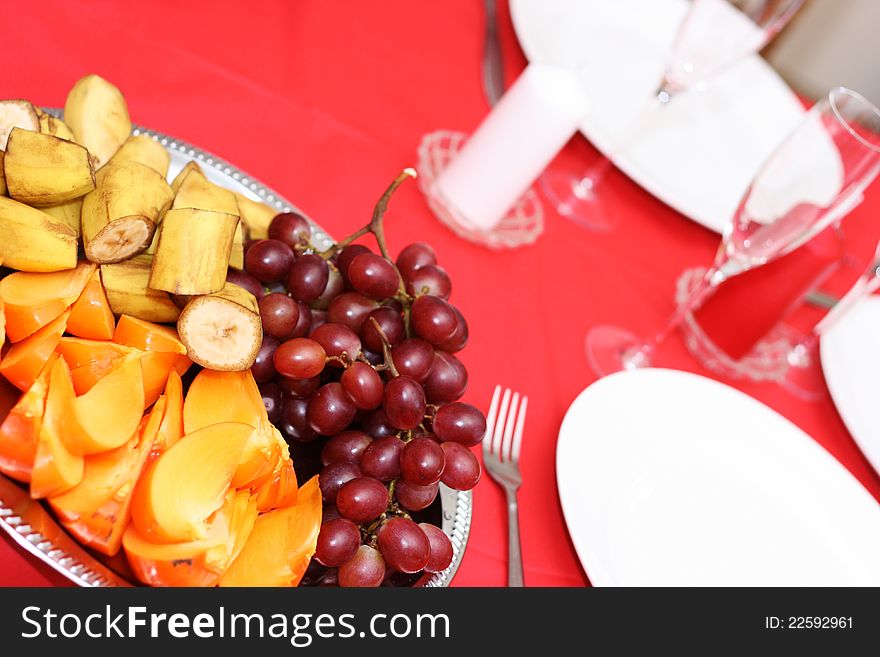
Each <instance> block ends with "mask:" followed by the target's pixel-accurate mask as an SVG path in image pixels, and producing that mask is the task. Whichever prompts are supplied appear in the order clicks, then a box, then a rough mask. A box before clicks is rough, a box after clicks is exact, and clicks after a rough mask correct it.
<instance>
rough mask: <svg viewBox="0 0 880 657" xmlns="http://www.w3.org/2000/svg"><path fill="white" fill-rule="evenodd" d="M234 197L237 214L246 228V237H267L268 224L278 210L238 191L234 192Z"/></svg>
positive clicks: (261, 238) (256, 238)
mask: <svg viewBox="0 0 880 657" xmlns="http://www.w3.org/2000/svg"><path fill="white" fill-rule="evenodd" d="M235 198H236V200H237V201H238V214H239V215H240V216H241V222H242V223H243V224H244V225H245V228H246V229H247V232H248V237H249V238H251V239H255V240H264V239H266V238H267V237H269V224H271V223H272V220H273V219H274V218H275V215H277V214H278V210H276V209H274V208H270V207H269V206H268V205H266V204H265V203H260V202H259V201H252V200H251V199H249V198H248V197H247V196H245V195H244V194H240V193H238V192H236V193H235Z"/></svg>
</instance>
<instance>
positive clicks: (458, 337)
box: [437, 306, 469, 354]
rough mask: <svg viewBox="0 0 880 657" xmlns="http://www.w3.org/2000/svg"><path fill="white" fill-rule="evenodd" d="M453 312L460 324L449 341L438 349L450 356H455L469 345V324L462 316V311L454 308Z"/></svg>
mask: <svg viewBox="0 0 880 657" xmlns="http://www.w3.org/2000/svg"><path fill="white" fill-rule="evenodd" d="M452 310H453V311H455V317H456V319H457V321H458V324H457V325H456V327H455V330H454V331H453V332H452V335H451V336H450V337H449V339H448V340H447V341H446V342H444V343H443V344H439V345H437V348H438V349H440V350H441V351H448V352H449V353H450V354H454V353H455V352H457V351H461V350H462V349H464V348H465V346H466V345H467V343H468V337H469V331H468V324H467V320H466V319H465V318H464V315H462V314H461V311H460V310H459V309H458V308H456V307H455V306H452Z"/></svg>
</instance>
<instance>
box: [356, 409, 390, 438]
mask: <svg viewBox="0 0 880 657" xmlns="http://www.w3.org/2000/svg"><path fill="white" fill-rule="evenodd" d="M361 430H362V431H363V432H364V433H366V434H367V435H370V436H372V437H373V438H382V437H383V436H393V435H394V433H395V431H397V430H396V429H395V428H394V427H392V426H391V422H390V421H389V420H388V416H387V415H385V411H384V410H382V409H381V408H377V409H376V410H375V411H372V412H371V413H369V414H368V415H366V416H365V417H364V419H363V420H361Z"/></svg>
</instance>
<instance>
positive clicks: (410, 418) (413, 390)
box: [382, 376, 426, 431]
mask: <svg viewBox="0 0 880 657" xmlns="http://www.w3.org/2000/svg"><path fill="white" fill-rule="evenodd" d="M382 408H383V409H385V415H387V416H388V420H389V422H391V425H392V426H393V427H396V428H397V429H401V430H404V431H406V430H408V429H415V428H416V427H417V426H419V423H420V422H421V421H422V418H424V417H425V409H426V403H425V391H424V390H423V389H422V386H420V385H419V383H418V381H416V380H415V379H411V378H409V377H408V376H398V377H395V378H393V379H391V380H390V381H389V382H388V383H387V384H386V385H385V399H384V401H383V402H382Z"/></svg>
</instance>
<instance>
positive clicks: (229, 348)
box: [177, 283, 263, 371]
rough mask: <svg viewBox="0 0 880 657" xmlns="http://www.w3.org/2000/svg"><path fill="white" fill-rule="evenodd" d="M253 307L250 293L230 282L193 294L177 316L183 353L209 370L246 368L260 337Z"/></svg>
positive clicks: (254, 356)
mask: <svg viewBox="0 0 880 657" xmlns="http://www.w3.org/2000/svg"><path fill="white" fill-rule="evenodd" d="M256 308H257V301H256V299H255V298H254V296H253V295H252V294H251V293H250V292H248V291H247V290H244V289H242V288H240V287H238V286H237V285H233V284H232V283H227V284H226V287H224V288H223V289H222V290H221V291H220V292H215V293H214V294H206V295H203V296H199V297H195V298H193V299H192V300H191V301H190V302H189V303H188V304H187V305H186V307H185V308H184V309H183V311H182V312H181V313H180V318H179V319H178V320H177V332H178V334H179V335H180V340H181V342H183V344H184V345H185V346H186V352H187V356H189V358H190V359H191V360H192V361H194V362H196V363H198V364H199V365H201V366H202V367H206V368H208V369H212V370H223V371H241V370H246V369H248V368H249V367H250V366H251V365H253V364H254V360H256V358H257V352H258V351H259V350H260V344H261V343H262V340H263V325H262V323H261V321H260V315H259V313H258V312H257V311H256Z"/></svg>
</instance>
